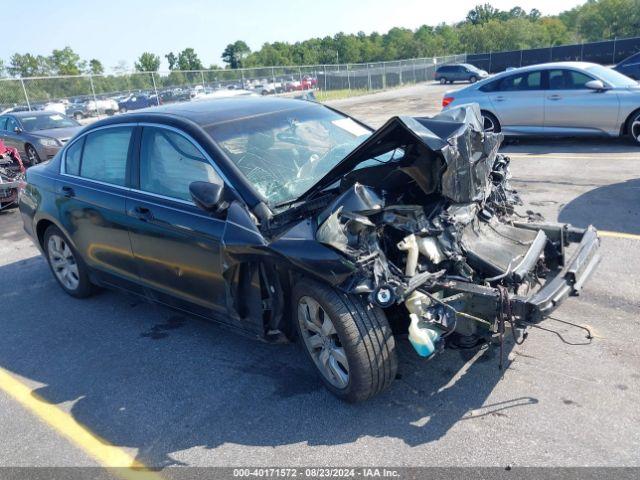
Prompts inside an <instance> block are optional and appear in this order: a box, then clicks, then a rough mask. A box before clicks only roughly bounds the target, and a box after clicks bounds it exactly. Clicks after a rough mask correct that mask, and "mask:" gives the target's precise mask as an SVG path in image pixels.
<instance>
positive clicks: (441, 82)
mask: <svg viewBox="0 0 640 480" xmlns="http://www.w3.org/2000/svg"><path fill="white" fill-rule="evenodd" d="M446 83H447V79H446V78H444V77H441V78H440V85H446Z"/></svg>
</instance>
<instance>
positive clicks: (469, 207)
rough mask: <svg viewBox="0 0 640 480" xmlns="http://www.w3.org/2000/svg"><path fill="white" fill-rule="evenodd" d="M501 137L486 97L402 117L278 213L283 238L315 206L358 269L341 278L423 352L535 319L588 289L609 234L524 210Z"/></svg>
mask: <svg viewBox="0 0 640 480" xmlns="http://www.w3.org/2000/svg"><path fill="white" fill-rule="evenodd" d="M501 141H502V136H501V135H500V134H493V133H485V132H483V129H482V124H481V121H480V114H479V110H478V108H477V106H471V105H469V106H463V107H460V108H458V109H453V110H450V111H447V112H444V113H443V114H440V115H438V116H436V117H433V118H409V117H394V118H392V119H391V120H389V121H388V122H387V123H386V124H385V125H384V126H383V127H382V128H380V129H379V130H377V131H376V132H374V133H373V134H372V135H371V137H370V138H369V139H368V140H366V141H365V142H364V143H363V144H361V145H360V146H359V147H358V148H356V149H355V150H354V151H353V152H351V153H350V154H349V155H348V156H347V157H346V158H345V159H344V160H343V161H342V162H341V163H340V164H339V165H338V166H337V167H336V168H335V169H334V171H333V172H330V175H327V177H326V178H325V179H323V180H322V181H320V182H319V184H318V185H317V186H316V188H314V189H312V190H311V191H310V192H308V193H307V194H306V195H305V196H304V198H303V199H302V200H303V202H301V203H300V204H299V205H298V206H296V207H293V208H291V209H289V210H287V211H285V212H284V213H283V214H281V215H280V216H276V217H274V219H273V220H272V221H271V223H270V225H269V229H271V234H272V235H274V237H275V241H274V243H273V245H274V246H275V247H276V248H277V244H278V241H277V238H278V237H283V238H284V237H287V234H286V233H285V234H282V232H283V231H286V230H288V229H290V225H291V223H292V222H293V220H294V219H295V220H296V221H298V220H299V219H300V218H304V217H306V219H305V220H304V221H305V222H306V225H308V228H309V229H310V230H311V231H313V235H314V237H315V240H316V241H317V242H320V243H321V244H323V245H325V246H327V247H329V248H330V249H331V250H333V251H335V252H338V253H339V254H340V256H341V257H342V258H344V262H343V263H344V265H345V266H341V268H344V269H346V270H347V271H348V272H349V274H344V273H343V274H341V275H340V276H335V277H334V283H335V285H334V286H335V287H337V288H339V289H341V290H343V291H345V292H348V293H352V294H358V295H362V296H365V297H366V298H367V299H368V301H369V302H370V303H371V304H374V305H376V306H378V307H380V308H382V309H384V310H385V312H386V313H387V317H388V318H389V319H390V321H392V323H393V324H394V325H395V326H396V331H397V332H399V333H408V336H409V340H410V341H411V343H412V345H413V346H414V348H415V350H416V351H417V353H418V354H419V355H421V356H424V357H430V356H431V355H433V354H434V353H435V352H437V351H438V350H439V349H441V348H442V347H443V346H444V345H445V344H446V343H447V342H449V341H450V342H453V343H455V344H456V345H458V346H460V347H472V346H475V345H478V344H480V343H483V342H486V341H487V340H489V339H490V338H491V337H492V336H495V335H500V336H502V335H503V334H504V331H505V327H510V328H512V329H513V330H514V332H515V331H516V330H517V329H519V328H523V327H526V326H527V325H530V324H532V323H535V322H537V321H539V320H541V319H542V318H544V317H545V315H548V314H549V313H550V312H551V311H552V310H553V309H554V308H556V307H557V306H558V305H559V304H560V303H561V302H562V301H563V300H564V299H565V298H566V297H568V296H570V295H577V294H578V293H579V291H580V290H581V288H582V286H583V285H584V282H585V281H586V280H587V278H588V277H589V275H590V274H591V273H592V272H593V270H594V268H595V267H596V265H597V264H598V262H599V259H600V256H599V253H598V247H599V239H598V236H597V232H596V230H595V229H594V228H593V227H589V228H587V229H578V228H574V227H572V226H570V225H566V224H552V223H543V222H541V217H540V216H539V215H536V214H533V213H531V212H527V213H526V214H524V215H523V214H520V213H518V211H517V207H518V206H520V205H521V201H520V198H519V197H518V195H517V193H516V192H515V191H514V190H513V189H512V188H511V186H510V185H509V177H510V173H509V158H508V157H506V156H504V155H501V154H499V153H498V148H499V146H500V143H501ZM294 223H295V222H294ZM295 228H298V229H299V228H300V227H299V225H298V226H297V227H295ZM295 228H294V229H295ZM289 236H290V235H289Z"/></svg>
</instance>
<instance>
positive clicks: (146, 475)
mask: <svg viewBox="0 0 640 480" xmlns="http://www.w3.org/2000/svg"><path fill="white" fill-rule="evenodd" d="M0 389H2V390H3V391H4V392H5V393H7V394H8V395H9V396H10V397H12V398H13V399H14V400H16V401H17V402H18V403H20V404H21V405H22V406H23V407H25V408H26V409H27V410H29V411H30V412H31V413H33V414H34V415H36V416H37V417H38V418H40V419H41V420H42V421H44V422H45V423H47V424H48V425H49V426H50V427H52V428H53V429H54V430H56V431H57V432H58V433H60V434H62V435H63V436H64V437H66V438H68V439H69V440H70V441H71V442H72V443H73V444H75V445H77V446H78V447H79V448H80V449H82V450H83V451H84V452H85V453H86V454H88V455H89V456H90V457H92V458H93V459H94V460H96V461H97V462H98V463H100V464H101V465H102V466H103V467H105V468H107V469H109V471H111V472H112V473H113V474H114V475H116V476H118V477H120V478H123V479H125V480H159V479H162V477H161V476H160V475H158V474H157V473H156V472H153V471H150V470H149V469H148V467H147V466H146V465H144V464H142V463H140V462H139V461H138V460H136V459H135V458H133V457H132V456H131V455H129V454H128V453H127V452H126V451H124V450H123V449H121V448H119V447H116V446H115V445H112V444H111V443H109V442H108V441H106V440H104V439H102V438H100V437H99V436H98V435H96V434H95V433H93V432H92V431H91V430H89V429H88V428H87V427H85V426H84V425H82V424H81V423H78V422H77V421H76V420H75V419H74V418H73V417H72V416H71V415H70V414H69V413H67V412H65V411H63V410H61V409H60V408H58V407H56V406H55V405H53V404H51V403H49V402H47V401H46V400H45V399H43V398H42V397H40V396H39V395H37V394H36V393H34V392H33V390H32V389H31V388H30V387H29V386H27V385H25V384H24V383H22V382H21V381H20V380H18V379H17V378H16V377H14V376H13V375H11V374H10V373H9V372H7V371H6V370H4V369H3V368H1V367H0ZM111 469H113V470H111Z"/></svg>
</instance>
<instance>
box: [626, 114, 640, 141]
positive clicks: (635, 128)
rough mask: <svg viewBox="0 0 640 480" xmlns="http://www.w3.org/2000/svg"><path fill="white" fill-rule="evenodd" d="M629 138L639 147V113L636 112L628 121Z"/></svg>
mask: <svg viewBox="0 0 640 480" xmlns="http://www.w3.org/2000/svg"><path fill="white" fill-rule="evenodd" d="M628 131H629V136H630V137H631V138H632V139H633V140H634V141H635V142H636V144H638V145H640V112H636V113H635V114H633V115H632V116H631V118H630V119H629V128H628Z"/></svg>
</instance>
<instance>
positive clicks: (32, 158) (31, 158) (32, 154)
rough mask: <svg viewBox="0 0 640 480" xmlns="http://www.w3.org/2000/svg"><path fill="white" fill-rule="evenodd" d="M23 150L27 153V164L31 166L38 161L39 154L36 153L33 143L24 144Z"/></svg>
mask: <svg viewBox="0 0 640 480" xmlns="http://www.w3.org/2000/svg"><path fill="white" fill-rule="evenodd" d="M24 151H25V153H26V154H27V161H28V162H29V165H31V166H33V165H37V164H39V163H40V155H38V152H37V151H36V149H35V148H34V147H33V145H27V146H25V147H24Z"/></svg>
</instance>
